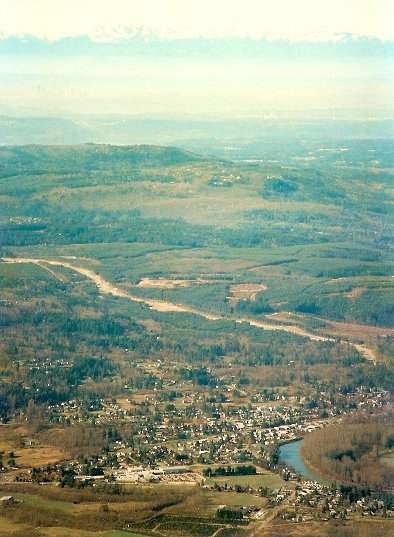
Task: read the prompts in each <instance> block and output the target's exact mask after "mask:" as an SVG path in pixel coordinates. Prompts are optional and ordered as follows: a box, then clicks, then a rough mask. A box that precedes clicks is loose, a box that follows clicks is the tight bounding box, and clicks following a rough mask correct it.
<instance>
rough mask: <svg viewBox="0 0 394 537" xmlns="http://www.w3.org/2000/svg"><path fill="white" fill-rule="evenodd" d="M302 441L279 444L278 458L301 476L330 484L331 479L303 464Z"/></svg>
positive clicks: (323, 483)
mask: <svg viewBox="0 0 394 537" xmlns="http://www.w3.org/2000/svg"><path fill="white" fill-rule="evenodd" d="M303 443H304V440H303V439H301V440H296V441H295V442H289V443H288V444H283V445H281V446H280V448H279V456H280V458H281V459H282V460H283V461H284V462H285V463H286V464H287V466H290V467H291V468H294V470H295V471H296V472H298V473H299V474H301V475H302V476H304V477H307V478H308V479H312V481H316V482H317V483H320V484H321V485H330V484H331V481H330V480H329V479H327V478H326V477H324V476H323V475H321V474H319V473H318V472H316V471H314V470H312V469H311V468H309V467H308V465H307V464H305V462H304V460H303V459H302V457H301V452H300V450H301V447H302V444H303Z"/></svg>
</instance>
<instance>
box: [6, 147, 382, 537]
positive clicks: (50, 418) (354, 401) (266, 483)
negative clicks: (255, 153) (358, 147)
mask: <svg viewBox="0 0 394 537" xmlns="http://www.w3.org/2000/svg"><path fill="white" fill-rule="evenodd" d="M354 143H355V142H354ZM352 147H353V146H352ZM379 147H380V148H381V150H382V154H383V155H384V156H385V158H386V160H387V159H388V158H389V157H388V156H387V152H385V151H383V149H382V147H384V146H383V142H382V141H381V142H380V146H379ZM363 158H364V157H362V155H360V153H359V152H357V159H356V160H355V162H353V167H352V171H351V172H349V173H346V170H347V169H348V164H349V163H346V166H345V165H344V164H343V163H342V164H341V162H337V161H331V160H330V161H329V162H328V161H323V162H321V168H320V169H319V170H318V169H316V165H314V166H313V167H308V166H303V165H297V164H296V163H295V164H294V166H293V167H290V166H288V162H287V161H286V163H285V165H283V166H281V163H275V164H273V163H268V162H267V163H264V162H262V163H253V162H231V161H228V160H225V159H215V158H212V157H206V156H198V155H196V154H194V153H191V152H187V151H183V150H179V149H175V148H169V147H166V148H164V147H157V146H122V147H116V146H105V145H92V144H87V145H83V146H57V147H56V146H19V147H1V148H0V162H1V167H0V214H1V219H0V240H1V257H2V262H1V263H0V288H1V302H0V319H1V321H0V331H1V341H0V375H1V376H0V419H1V422H2V424H1V426H0V452H1V457H0V467H2V468H3V470H2V472H1V473H0V492H1V493H4V495H6V494H7V495H12V496H14V497H15V499H16V500H18V501H19V503H14V504H12V505H7V506H5V507H2V511H1V513H0V517H1V520H4V527H9V528H10V529H9V531H8V530H4V531H3V530H2V531H3V533H0V535H9V534H11V532H18V531H19V534H20V535H25V534H26V532H31V534H32V535H37V536H40V535H48V536H50V535H58V533H56V531H58V532H61V531H64V532H65V534H67V535H71V534H72V533H71V532H72V531H74V532H77V533H76V535H81V536H83V535H86V537H87V536H88V535H89V536H91V535H96V536H97V537H104V535H108V536H109V535H110V533H108V532H109V531H110V530H119V531H133V532H134V533H135V534H142V535H158V534H163V532H164V533H165V534H167V535H171V536H172V535H174V536H175V535H182V536H186V535H188V536H189V535H207V536H208V535H209V536H211V535H214V534H215V535H219V536H222V537H223V536H226V535H227V536H233V537H235V536H238V535H245V536H248V535H253V534H256V535H257V534H259V535H260V534H261V535H264V534H267V535H275V532H279V533H280V532H281V531H282V529H283V525H286V528H287V529H286V532H287V533H286V534H288V535H291V532H292V531H295V530H293V529H292V526H289V524H291V522H290V521H297V522H298V524H299V525H300V530H301V529H302V528H303V531H304V533H305V534H307V531H311V532H312V533H311V534H313V535H320V534H321V535H326V536H327V537H329V536H331V535H332V536H333V535H338V536H339V535H343V536H347V535H349V536H352V535H356V534H357V531H359V532H360V533H359V534H360V535H361V534H362V533H361V532H362V531H364V529H363V528H364V525H365V521H364V520H361V518H362V517H364V516H368V517H370V519H371V521H370V523H369V526H368V527H369V528H370V532H371V533H370V535H372V534H373V532H374V531H375V529H374V524H375V519H374V517H378V518H379V521H380V523H381V526H380V530H379V531H380V532H381V533H380V534H379V535H386V534H387V535H388V534H389V532H390V520H389V514H390V512H391V511H390V509H391V501H392V499H391V496H390V494H389V493H388V492H387V488H388V483H387V480H384V479H383V478H382V474H383V473H384V472H383V470H382V469H381V467H379V468H380V469H378V470H377V468H378V465H381V464H383V463H381V462H379V463H377V462H376V461H377V459H379V457H380V456H381V455H383V454H384V453H387V451H388V450H389V449H390V447H391V445H389V442H390V440H389V437H388V430H389V426H390V409H391V406H390V405H391V399H390V397H391V395H390V390H391V389H392V385H393V383H392V361H391V355H392V333H393V332H392V319H393V316H392V309H391V308H392V296H393V287H392V279H391V269H392V265H391V258H390V250H389V239H390V235H389V229H390V204H389V201H388V200H389V191H390V179H391V178H392V175H391V172H390V170H389V168H390V166H389V163H388V164H387V168H385V169H384V170H379V169H374V170H373V171H372V170H371V165H370V164H369V161H368V159H367V157H365V159H364V160H363ZM356 172H357V173H356ZM23 260H25V262H18V263H11V262H10V261H23ZM29 260H36V261H35V262H34V263H31V262H29ZM50 262H51V263H50ZM53 262H56V263H55V264H54V263H53ZM70 267H71V268H70ZM72 267H77V268H78V269H80V270H79V271H78V270H73V268H72ZM84 271H85V272H84ZM87 271H88V272H87ZM92 273H93V274H97V275H98V276H100V278H101V279H102V280H105V281H106V282H108V285H109V288H108V289H106V290H105V289H103V288H102V287H100V285H99V286H98V285H96V283H95V282H94V281H92V279H91V278H90V277H86V274H92ZM114 290H116V292H115V291H114ZM116 295H117V296H116ZM130 295H131V296H132V297H134V298H135V299H138V301H137V300H133V299H130ZM153 300H154V301H156V303H158V304H159V305H160V304H161V305H162V307H157V308H156V307H149V303H151V302H150V301H153ZM168 304H171V305H174V304H175V305H176V306H178V310H177V308H176V307H175V308H174V307H173V308H172V309H171V308H169V307H168ZM166 305H167V306H166ZM201 313H203V315H202V314H201ZM242 320H244V322H242ZM263 325H264V326H266V325H268V328H270V327H271V328H272V329H262V328H261V326H263ZM289 327H295V328H297V329H298V332H299V333H293V332H291V331H289V330H288V328H289ZM266 328H267V326H266ZM274 328H275V329H274ZM366 357H367V358H369V359H366ZM349 415H350V416H351V419H350V421H349V423H348V424H346V426H345V425H343V423H344V422H343V421H339V420H343V419H345V418H346V417H347V416H349ZM371 416H372V418H371ZM376 416H379V420H380V421H379V423H378V424H377V425H376V426H374V427H371V426H370V424H369V422H368V420H372V421H376V420H377V418H376ZM355 420H359V422H355ZM346 423H347V422H346ZM313 429H315V430H316V432H314V433H312V434H311V435H310V436H307V437H306V440H305V452H306V453H307V458H308V459H310V460H311V462H312V464H313V465H314V466H317V467H319V468H320V469H321V470H322V471H323V472H324V471H325V472H326V473H327V474H329V475H330V476H333V480H335V481H336V482H337V488H335V487H332V488H331V489H327V490H326V489H325V488H319V487H315V486H309V485H308V486H309V487H310V488H305V487H307V485H303V484H302V482H300V481H299V479H300V477H299V476H297V475H296V474H295V473H294V472H293V471H292V469H290V468H286V467H284V466H283V464H282V463H281V462H280V461H278V457H277V448H278V445H279V444H280V443H281V442H283V441H288V440H291V439H294V438H298V437H300V436H304V435H308V433H309V432H310V431H311V430H313ZM327 438H329V440H327ZM344 439H346V442H345V440H344ZM323 446H324V449H323ZM324 450H325V451H324ZM137 467H138V468H140V470H139V472H140V475H134V474H133V470H132V469H133V468H137ZM178 467H180V469H179V470H177V471H178V474H177V473H176V472H177V471H175V470H174V468H178ZM171 469H172V470H171ZM245 469H246V470H245ZM154 471H156V473H154ZM122 475H123V476H126V478H125V477H123V478H122ZM378 475H379V476H380V477H377V476H378ZM216 478H217V479H216ZM204 480H205V481H204ZM39 483H48V485H47V486H46V487H43V486H40V485H39ZM349 485H350V489H352V488H355V490H356V491H358V492H354V493H353V492H352V498H351V499H349V494H350V493H348V491H347V489H346V488H345V487H347V486H349ZM340 486H342V489H341V488H340ZM303 487H304V488H303ZM305 498H306V499H305ZM223 505H225V506H227V507H226V509H225V510H224V511H223V509H222V510H221V511H220V510H219V507H220V506H223ZM247 506H249V507H250V509H249V511H248V509H246V507H247ZM32 507H33V508H32ZM241 507H242V508H244V509H243V510H242V509H241ZM217 513H219V515H220V516H217ZM223 513H224V515H225V516H224V518H223V516H222V515H223ZM360 517H361V518H360ZM325 519H330V520H329V521H328V522H324V520H325ZM311 520H313V521H314V522H313V524H314V529H313V530H308V526H307V524H308V523H309V524H311V523H312V522H311ZM6 524H8V526H6ZM0 525H1V524H0ZM33 528H36V529H34V531H33ZM62 528H63V529H62ZM281 528H282V529H281ZM67 531H68V532H69V533H67ZM24 532H25V533H24ZM254 532H259V533H254ZM265 532H268V533H265ZM279 533H278V534H279ZM13 534H17V533H13ZM59 534H60V533H59ZM111 535H112V534H111ZM114 535H115V534H114Z"/></svg>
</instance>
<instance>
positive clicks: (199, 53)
mask: <svg viewBox="0 0 394 537" xmlns="http://www.w3.org/2000/svg"><path fill="white" fill-rule="evenodd" d="M392 14H393V3H391V2H388V1H383V0H382V1H370V0H366V1H364V2H362V3H360V2H356V1H354V0H346V1H342V2H339V1H334V2H331V3H330V5H328V4H327V3H326V2H322V1H320V0H317V1H315V2H313V3H311V2H307V1H305V0H295V1H285V0H281V1H278V2H272V1H255V0H247V1H245V2H243V3H242V7H241V6H240V5H239V3H238V2H234V1H227V2H223V1H221V0H217V1H216V2H207V1H202V2H198V3H197V2H192V1H189V2H181V1H179V0H167V1H166V2H158V1H155V0H150V1H148V2H145V3H144V5H141V4H140V2H136V1H128V2H126V1H123V0H117V1H115V2H108V1H96V2H91V1H86V2H83V3H82V4H80V3H78V2H75V1H74V0H73V1H70V2H67V3H64V2H62V1H50V2H49V1H45V0H37V1H35V2H31V1H30V2H27V1H25V0H17V1H13V2H11V1H8V0H3V1H1V2H0V57H1V63H0V83H1V89H0V113H1V114H3V115H7V114H10V115H13V114H15V115H18V114H24V113H25V114H33V115H39V114H41V115H53V114H57V115H64V114H80V113H84V114H131V115H138V114H142V115H152V116H153V115H157V114H165V115H177V114H181V115H186V114H195V115H200V116H205V117H209V116H212V117H213V116H217V115H219V116H223V115H224V116H237V115H242V114H256V113H261V112H263V111H265V110H290V111H291V110H310V109H323V110H330V109H345V108H346V109H348V108H350V109H357V110H358V111H359V112H358V113H359V114H360V115H361V116H363V115H365V116H368V115H370V113H371V111H373V110H376V109H380V110H388V111H390V112H392V110H393V104H392V103H393V102H394V99H393V86H394V84H393V82H394V75H393V69H392V65H393V56H394V31H393V28H392V25H390V21H391V20H392V19H393V17H392V16H391V15H392Z"/></svg>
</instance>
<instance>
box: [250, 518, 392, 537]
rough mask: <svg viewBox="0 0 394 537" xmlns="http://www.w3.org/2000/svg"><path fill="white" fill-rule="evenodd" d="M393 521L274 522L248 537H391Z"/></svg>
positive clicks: (369, 519)
mask: <svg viewBox="0 0 394 537" xmlns="http://www.w3.org/2000/svg"><path fill="white" fill-rule="evenodd" d="M393 530H394V521H393V520H384V519H372V518H368V520H362V519H359V518H357V519H354V520H350V521H347V522H345V523H342V522H339V521H336V520H335V521H329V522H324V521H323V522H306V523H302V524H294V523H293V522H283V521H279V520H274V521H273V522H272V523H270V524H269V525H268V524H267V525H264V523H263V524H261V525H259V526H258V529H257V526H256V529H255V532H253V530H252V531H251V533H250V535H249V537H285V536H286V537H391V535H393Z"/></svg>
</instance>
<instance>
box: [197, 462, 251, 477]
mask: <svg viewBox="0 0 394 537" xmlns="http://www.w3.org/2000/svg"><path fill="white" fill-rule="evenodd" d="M256 473H257V470H256V466H253V465H251V464H250V465H242V464H241V465H240V466H227V467H224V466H218V467H217V468H205V469H204V475H205V476H206V477H222V476H226V477H228V476H238V475H256Z"/></svg>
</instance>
